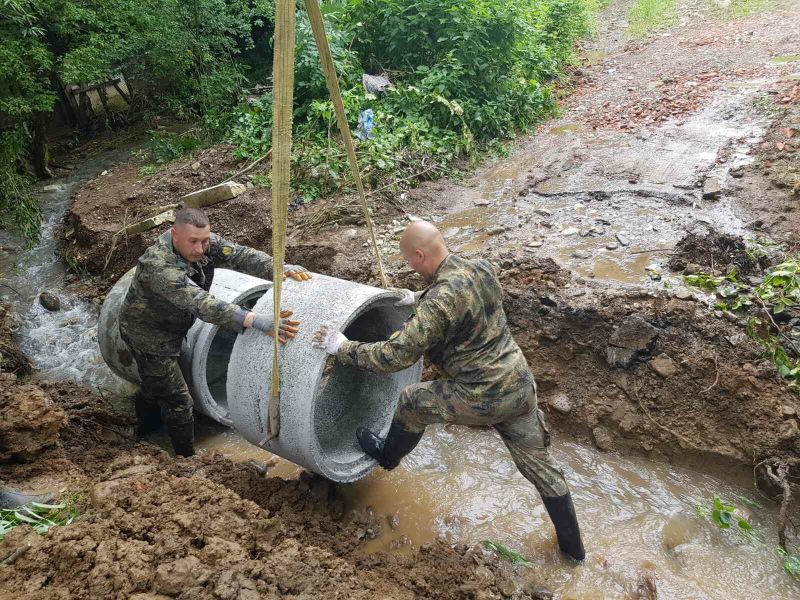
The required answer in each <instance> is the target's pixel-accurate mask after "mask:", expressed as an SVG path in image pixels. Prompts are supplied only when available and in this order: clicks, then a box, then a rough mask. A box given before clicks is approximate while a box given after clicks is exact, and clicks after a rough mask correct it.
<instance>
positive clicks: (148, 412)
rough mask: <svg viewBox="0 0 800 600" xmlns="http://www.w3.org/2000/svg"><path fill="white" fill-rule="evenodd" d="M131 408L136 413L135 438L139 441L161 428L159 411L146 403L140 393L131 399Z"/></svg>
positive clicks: (152, 404)
mask: <svg viewBox="0 0 800 600" xmlns="http://www.w3.org/2000/svg"><path fill="white" fill-rule="evenodd" d="M133 408H134V410H135V411H136V437H137V438H139V439H141V438H143V437H144V436H145V435H147V434H148V433H150V432H152V431H157V430H158V429H159V428H160V427H161V409H159V407H158V405H157V404H155V403H153V402H149V401H147V400H146V399H145V397H144V396H142V393H141V392H137V393H136V395H135V396H134V397H133Z"/></svg>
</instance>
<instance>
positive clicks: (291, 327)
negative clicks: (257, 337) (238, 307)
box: [244, 310, 300, 344]
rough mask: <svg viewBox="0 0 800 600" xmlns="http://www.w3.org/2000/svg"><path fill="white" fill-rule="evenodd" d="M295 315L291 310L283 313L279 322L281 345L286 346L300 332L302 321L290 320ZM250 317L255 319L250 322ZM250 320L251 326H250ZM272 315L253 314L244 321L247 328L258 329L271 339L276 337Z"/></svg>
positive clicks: (278, 329)
mask: <svg viewBox="0 0 800 600" xmlns="http://www.w3.org/2000/svg"><path fill="white" fill-rule="evenodd" d="M293 314H294V312H293V311H291V310H284V311H282V312H281V318H280V320H279V321H278V327H277V331H278V341H280V342H281V344H285V343H286V342H288V341H289V340H290V339H292V338H294V337H295V336H296V335H297V332H298V331H300V321H295V320H293V319H290V318H289V317H291V316H292V315H293ZM250 315H254V317H253V318H252V319H251V320H250V319H248V318H249V317H250ZM248 320H249V321H250V324H249V325H248ZM274 325H275V324H274V321H273V318H272V315H266V314H262V313H253V312H251V313H250V314H249V315H247V317H246V318H245V321H244V326H245V327H252V328H253V329H257V330H259V331H262V332H264V333H265V334H267V335H268V336H270V337H273V336H274V335H275V326H274Z"/></svg>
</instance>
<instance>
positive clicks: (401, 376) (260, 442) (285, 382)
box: [228, 274, 422, 483]
mask: <svg viewBox="0 0 800 600" xmlns="http://www.w3.org/2000/svg"><path fill="white" fill-rule="evenodd" d="M397 300H398V295H397V294H396V293H392V292H387V291H386V290H382V289H378V288H374V287H370V286H366V285H362V284H359V283H353V282H349V281H344V280H341V279H334V278H332V277H326V276H324V275H316V274H315V275H314V278H313V279H311V280H310V281H304V282H298V281H293V280H287V281H286V282H285V283H284V287H283V291H282V299H281V303H282V307H283V308H284V309H292V310H293V311H294V318H296V319H297V320H299V321H301V327H300V332H299V333H298V335H297V337H296V338H295V339H293V340H291V341H290V342H289V343H287V344H286V345H285V346H283V347H282V348H281V352H280V369H281V399H280V402H281V404H280V418H281V432H280V435H279V436H278V437H277V438H276V439H273V440H270V441H267V439H266V438H267V429H266V428H267V414H268V410H269V402H270V396H271V371H272V354H273V341H272V338H270V337H267V336H265V335H264V334H263V333H260V332H258V331H246V332H245V333H244V334H242V335H241V336H239V337H238V339H237V340H236V343H235V344H234V348H233V352H232V354H231V360H230V367H229V369H228V406H229V409H230V416H231V419H232V420H233V423H234V426H235V427H236V429H237V430H238V431H239V432H240V433H241V434H242V435H243V436H244V437H245V438H246V439H247V440H248V441H249V442H251V443H253V444H255V445H257V446H260V447H262V448H265V449H267V450H269V451H270V452H272V453H274V454H278V455H279V456H282V457H284V458H286V459H288V460H290V461H292V462H294V463H296V464H298V465H301V466H303V467H305V468H307V469H309V470H311V471H313V472H315V473H318V474H319V475H322V476H324V477H327V478H328V479H331V480H333V481H336V482H341V483H344V482H349V481H355V480H356V479H360V478H361V477H364V476H365V475H366V474H367V473H369V471H370V470H371V469H372V468H373V467H374V466H375V461H373V460H372V459H371V458H370V457H368V456H367V455H366V454H364V452H363V451H362V450H361V448H360V447H359V445H358V441H357V440H356V435H355V431H356V428H357V427H361V426H363V427H368V428H370V429H371V430H373V431H377V432H381V433H385V432H386V431H387V430H388V428H389V425H390V424H391V421H392V417H393V416H394V412H395V408H396V406H397V401H398V399H399V397H400V392H401V391H402V390H403V388H405V387H406V386H408V385H411V384H414V383H418V382H419V380H420V377H421V375H422V362H421V361H420V362H419V363H417V364H416V365H414V366H413V367H410V368H408V369H405V370H403V371H400V372H398V373H390V374H384V373H373V372H370V371H367V370H365V369H358V368H355V367H351V366H347V365H342V364H340V363H338V362H337V361H336V360H335V359H334V358H333V357H330V356H328V355H327V354H326V353H325V351H324V350H320V349H318V348H314V347H313V346H312V344H311V339H312V336H313V334H314V332H315V331H316V330H317V329H319V327H320V326H322V325H328V326H331V327H335V328H338V329H339V330H340V331H343V332H344V334H345V335H346V336H347V337H348V338H349V339H351V340H354V341H362V342H376V341H382V340H386V339H388V338H389V337H390V336H391V335H392V334H393V333H394V332H395V331H398V330H399V329H401V328H402V327H403V324H404V323H405V321H406V320H407V319H408V317H410V316H411V313H412V310H411V308H410V307H396V306H395V302H397ZM272 301H273V297H272V294H266V295H265V296H263V297H262V298H261V300H259V301H258V303H257V304H256V305H255V309H254V310H256V311H257V312H265V313H267V314H272Z"/></svg>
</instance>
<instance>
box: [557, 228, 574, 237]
mask: <svg viewBox="0 0 800 600" xmlns="http://www.w3.org/2000/svg"><path fill="white" fill-rule="evenodd" d="M577 233H578V228H577V227H567V228H566V229H564V230H563V231H562V232H561V235H564V236H569V235H575V234H577Z"/></svg>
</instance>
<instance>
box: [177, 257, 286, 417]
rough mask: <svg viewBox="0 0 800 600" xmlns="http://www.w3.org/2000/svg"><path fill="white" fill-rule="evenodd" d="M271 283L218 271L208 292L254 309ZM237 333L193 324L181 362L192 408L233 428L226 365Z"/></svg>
mask: <svg viewBox="0 0 800 600" xmlns="http://www.w3.org/2000/svg"><path fill="white" fill-rule="evenodd" d="M271 288H272V282H270V281H266V280H263V279H258V278H256V277H251V276H250V275H246V274H244V273H238V272H236V271H229V270H227V269H217V270H216V271H215V273H214V282H213V284H212V285H211V290H210V291H211V293H212V294H213V295H214V297H215V298H218V299H220V300H224V301H225V302H230V303H231V304H238V305H239V306H242V307H244V308H253V306H254V305H255V303H256V302H257V301H258V299H259V298H261V296H263V295H264V294H265V293H266V292H267V291H268V290H270V289H271ZM238 335H239V333H238V332H236V331H233V330H231V329H225V328H221V327H218V326H217V325H212V324H211V323H205V322H204V321H200V320H197V321H195V323H194V325H192V328H191V329H190V330H189V332H188V333H187V334H186V343H185V345H184V348H183V351H182V352H181V357H180V363H181V370H182V371H183V376H184V378H185V379H186V383H187V385H188V386H189V391H190V392H191V394H192V398H193V399H194V407H195V409H196V410H198V411H199V412H201V413H203V414H204V415H206V416H208V417H211V418H212V419H214V420H215V421H217V422H218V423H221V424H223V425H225V426H226V427H232V426H233V423H232V422H231V419H230V415H229V409H228V398H227V385H226V384H227V376H228V362H229V361H230V357H231V350H233V344H234V342H235V341H236V338H237V337H238Z"/></svg>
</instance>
